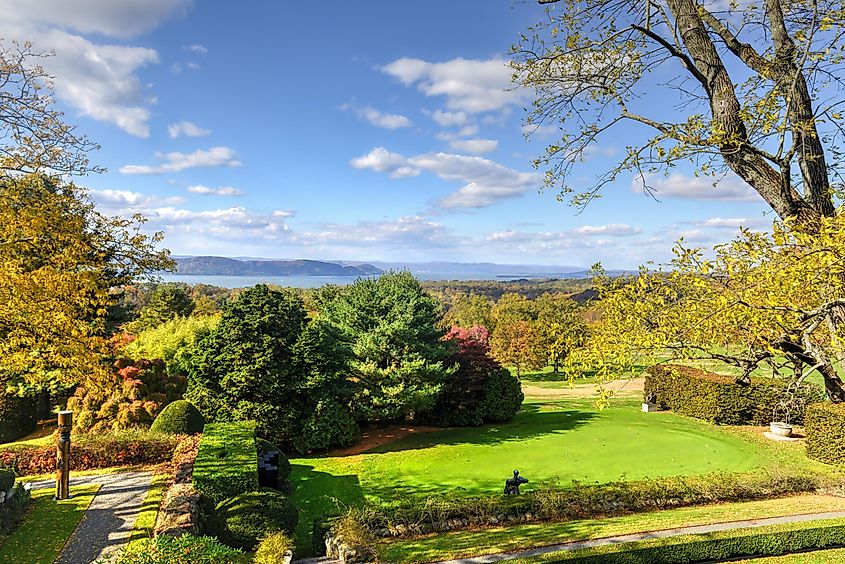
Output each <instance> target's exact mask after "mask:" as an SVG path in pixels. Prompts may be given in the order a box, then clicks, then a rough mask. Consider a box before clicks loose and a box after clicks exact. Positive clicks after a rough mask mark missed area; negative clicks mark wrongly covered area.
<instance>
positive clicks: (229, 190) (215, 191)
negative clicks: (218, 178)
mask: <svg viewBox="0 0 845 564" xmlns="http://www.w3.org/2000/svg"><path fill="white" fill-rule="evenodd" d="M186 190H187V191H188V192H191V193H193V194H202V195H203V196H243V195H244V193H243V191H241V190H238V189H237V188H234V187H232V186H219V187H217V188H211V187H210V186H203V185H202V184H197V185H196V186H188V187H187V188H186Z"/></svg>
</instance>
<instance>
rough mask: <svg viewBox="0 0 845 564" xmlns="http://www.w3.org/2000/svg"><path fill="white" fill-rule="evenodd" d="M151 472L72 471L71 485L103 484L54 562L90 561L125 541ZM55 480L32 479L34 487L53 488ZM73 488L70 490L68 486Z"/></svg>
mask: <svg viewBox="0 0 845 564" xmlns="http://www.w3.org/2000/svg"><path fill="white" fill-rule="evenodd" d="M151 479H152V474H150V473H149V472H120V473H117V474H100V475H97V476H77V477H74V476H72V475H71V478H70V485H71V488H73V486H80V485H87V484H102V487H101V488H100V491H99V492H97V495H96V496H94V500H93V501H92V502H91V505H90V506H89V507H88V510H87V511H86V512H85V515H83V517H82V521H81V522H80V523H79V526H77V527H76V530H75V531H74V532H73V534H72V535H71V536H70V539H68V542H67V544H66V545H65V548H64V550H63V551H62V553H61V554H60V555H59V558H58V559H57V560H56V562H55V564H90V563H91V562H95V561H96V560H97V559H99V558H102V557H103V556H105V555H107V554H109V553H110V552H112V551H114V550H116V549H118V548H120V547H121V546H122V545H123V544H125V543H126V541H127V539H128V538H129V536H130V534H131V533H132V528H133V527H134V525H135V519H137V518H138V514H139V513H140V511H141V506H142V505H143V503H144V498H145V497H146V495H147V490H149V489H150V482H151ZM55 485H56V483H55V481H54V480H43V481H38V482H33V484H32V487H33V489H37V488H45V487H46V488H53V487H55ZM71 491H72V490H71Z"/></svg>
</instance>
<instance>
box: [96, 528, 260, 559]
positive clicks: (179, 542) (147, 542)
mask: <svg viewBox="0 0 845 564" xmlns="http://www.w3.org/2000/svg"><path fill="white" fill-rule="evenodd" d="M108 562H109V563H111V564H242V563H243V562H246V557H245V556H244V553H243V552H241V551H240V550H236V549H233V548H229V547H228V546H226V545H224V544H222V543H221V542H220V541H218V540H217V539H215V538H213V537H196V536H193V535H182V536H179V537H172V536H170V535H160V536H157V537H155V538H152V539H143V540H140V541H137V542H131V543H129V544H128V545H126V548H124V549H123V550H122V551H121V552H120V554H119V555H118V556H117V557H116V558H115V559H113V560H109V561H108Z"/></svg>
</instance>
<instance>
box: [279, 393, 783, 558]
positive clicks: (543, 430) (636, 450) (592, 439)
mask: <svg viewBox="0 0 845 564" xmlns="http://www.w3.org/2000/svg"><path fill="white" fill-rule="evenodd" d="M639 408H640V405H639V403H638V402H635V401H631V400H627V401H622V400H616V401H614V402H612V404H611V407H610V408H608V409H605V410H603V411H597V410H596V408H595V405H594V402H593V401H592V400H591V399H584V400H563V401H553V402H533V403H532V402H528V403H526V404H524V405H523V411H522V412H521V413H520V414H518V415H517V416H516V417H515V418H514V420H513V421H511V422H509V423H505V424H501V425H488V426H485V427H479V428H468V429H448V430H443V431H439V432H433V433H425V434H417V435H411V436H408V437H405V438H403V439H400V440H398V441H396V442H393V443H390V444H388V445H385V446H383V447H380V448H377V449H374V450H373V451H370V452H368V453H365V454H361V455H356V456H348V457H338V458H331V457H324V458H300V459H293V460H292V461H291V462H292V464H293V475H292V480H293V482H294V484H296V491H295V493H294V501H295V503H296V504H297V506H298V507H299V508H300V510H301V513H300V528H299V531H298V533H297V540H298V541H299V543H300V546H301V544H302V542H304V540H305V539H307V538H308V534H309V531H310V529H311V524H312V521H313V519H314V518H315V517H317V516H320V515H325V514H326V513H327V512H329V510H330V509H334V511H331V513H336V512H337V510H336V506H337V504H338V503H339V504H340V505H341V506H343V505H350V504H358V503H360V502H361V501H362V500H364V499H367V500H369V501H372V502H376V503H382V504H392V503H393V502H398V501H401V500H407V499H409V498H414V497H423V496H427V495H431V494H443V493H445V494H450V495H457V496H471V495H481V494H496V493H500V492H501V489H502V487H503V484H504V480H505V478H507V477H508V476H509V475H510V474H511V472H512V471H513V469H514V468H518V469H519V470H520V472H521V473H522V474H523V475H524V476H525V477H527V478H528V479H529V480H531V482H530V483H529V484H528V486H526V489H530V488H532V487H536V485H537V484H538V483H554V482H557V483H559V484H560V485H561V486H567V485H571V484H573V483H575V482H593V483H595V482H598V483H605V482H611V481H617V480H633V479H643V478H649V477H657V476H676V475H696V474H707V473H712V472H717V471H732V472H742V471H746V470H752V469H755V468H760V467H764V466H775V465H777V464H778V460H777V458H776V457H774V456H773V455H772V453H771V452H770V451H768V450H767V449H765V448H762V447H761V446H758V445H755V444H752V443H749V442H747V441H745V440H743V439H742V438H741V437H739V436H737V435H735V434H732V433H730V432H726V431H725V430H723V429H721V428H718V427H714V426H712V425H709V424H707V423H704V422H701V421H697V420H694V419H690V418H685V417H680V416H677V415H673V414H671V413H649V414H646V413H642V412H641V411H640V409H639ZM333 500H337V501H333Z"/></svg>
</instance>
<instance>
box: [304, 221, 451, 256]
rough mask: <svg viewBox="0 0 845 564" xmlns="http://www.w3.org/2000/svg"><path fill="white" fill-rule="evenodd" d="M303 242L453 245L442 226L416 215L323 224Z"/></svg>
mask: <svg viewBox="0 0 845 564" xmlns="http://www.w3.org/2000/svg"><path fill="white" fill-rule="evenodd" d="M302 239H303V240H307V241H309V242H311V243H313V244H341V245H344V246H352V247H359V246H360V247H366V246H371V245H373V244H380V245H389V246H391V247H393V248H407V249H412V250H413V249H420V248H423V247H432V246H443V245H447V244H451V243H454V242H455V241H454V240H453V237H452V235H450V234H449V233H448V230H447V229H446V228H445V227H443V225H441V224H440V223H437V222H435V221H432V220H431V219H428V218H426V217H423V216H419V215H415V216H405V217H400V218H398V219H390V220H382V221H361V222H358V223H354V224H340V223H330V224H324V225H322V226H321V227H320V228H319V229H318V230H316V231H312V232H309V233H305V234H303V236H302Z"/></svg>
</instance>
